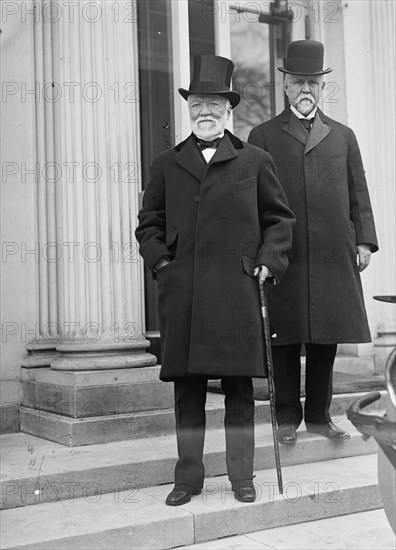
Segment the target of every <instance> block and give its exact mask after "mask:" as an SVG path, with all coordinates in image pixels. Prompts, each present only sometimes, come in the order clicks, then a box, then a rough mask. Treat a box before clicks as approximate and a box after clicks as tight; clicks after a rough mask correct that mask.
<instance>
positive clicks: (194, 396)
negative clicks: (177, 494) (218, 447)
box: [174, 376, 254, 490]
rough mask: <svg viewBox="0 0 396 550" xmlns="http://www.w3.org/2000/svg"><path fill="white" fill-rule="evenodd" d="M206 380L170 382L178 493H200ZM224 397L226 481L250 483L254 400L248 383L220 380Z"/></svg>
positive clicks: (202, 475) (193, 379)
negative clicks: (174, 428) (173, 401)
mask: <svg viewBox="0 0 396 550" xmlns="http://www.w3.org/2000/svg"><path fill="white" fill-rule="evenodd" d="M207 382H208V378H207V377H205V376H194V377H184V378H178V379H175V381H174V389H175V416H176V437H177V450H178V454H179V460H178V461H177V464H176V468H175V486H176V487H177V488H178V489H193V490H198V489H202V487H203V482H204V477H205V468H204V465H203V462H202V455H203V447H204V438H205V418H206V416H205V403H206V390H207ZM221 387H222V389H223V391H224V394H225V418H224V427H225V436H226V462H227V472H228V477H229V479H230V481H241V480H251V479H253V457H254V399H253V384H252V379H251V378H248V377H227V378H222V379H221Z"/></svg>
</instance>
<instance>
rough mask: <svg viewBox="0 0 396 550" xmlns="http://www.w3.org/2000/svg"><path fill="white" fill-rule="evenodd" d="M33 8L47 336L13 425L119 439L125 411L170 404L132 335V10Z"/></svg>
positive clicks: (135, 179) (136, 323)
mask: <svg viewBox="0 0 396 550" xmlns="http://www.w3.org/2000/svg"><path fill="white" fill-rule="evenodd" d="M39 8H40V9H41V10H44V11H43V12H42V17H41V21H42V24H41V27H42V28H41V27H40V28H39V31H40V32H41V34H38V35H37V40H36V43H35V47H36V58H37V59H38V60H39V62H40V63H41V62H42V63H43V66H44V69H48V70H47V72H45V71H44V73H43V74H42V75H41V76H42V79H43V81H46V82H45V84H44V87H43V89H44V90H45V94H47V95H46V96H44V97H46V100H45V102H44V104H43V105H42V106H40V107H39V108H38V111H37V119H38V120H37V122H38V126H37V127H38V158H39V160H40V162H46V163H47V169H48V170H47V171H48V174H49V175H48V177H47V178H46V180H44V181H42V180H40V183H39V184H38V227H39V238H40V248H41V249H42V248H43V247H47V249H48V253H49V254H50V255H51V260H52V261H49V262H46V263H44V262H43V263H41V264H40V270H39V303H40V305H39V326H40V331H41V332H43V333H44V332H45V331H44V328H45V327H49V329H50V332H49V334H47V333H48V330H47V333H46V334H45V335H44V334H41V333H40V338H38V341H37V342H35V343H34V345H36V346H40V345H47V346H52V347H51V351H50V352H47V353H52V358H51V361H50V366H51V368H44V369H39V372H37V373H35V375H34V376H33V375H32V374H31V372H29V374H27V372H28V369H26V367H29V366H32V365H31V364H28V363H25V364H24V366H25V368H22V372H23V374H22V379H23V380H24V401H23V405H24V406H23V407H22V418H21V429H22V431H26V432H28V433H33V434H35V435H42V436H44V437H46V438H47V439H54V440H57V441H59V442H60V443H65V444H67V445H81V444H87V443H99V442H104V441H110V440H117V439H124V438H128V437H131V429H130V428H131V425H130V422H129V424H128V422H126V418H127V417H130V415H131V412H133V413H139V412H141V411H152V410H155V409H161V408H162V409H163V408H169V407H170V406H171V405H172V395H171V388H170V385H167V384H162V383H161V382H159V381H158V369H159V367H158V366H152V365H155V364H156V357H155V356H154V355H152V354H150V353H148V352H147V351H146V350H147V348H148V347H149V341H148V340H146V339H145V337H144V336H143V334H144V293H143V290H144V286H143V273H142V263H141V261H140V259H139V255H138V248H137V244H136V241H135V236H134V232H135V228H136V223H137V212H138V193H139V191H140V189H141V182H140V140H139V135H140V122H139V88H138V47H137V21H136V13H135V12H134V11H133V10H134V9H135V8H136V6H135V4H134V3H131V2H129V1H126V0H125V1H124V0H122V1H117V2H115V3H110V2H96V1H92V0H90V1H81V2H79V3H78V4H77V3H73V2H68V1H63V0H59V1H58V0H52V1H51V2H45V3H42V2H37V3H36V9H39ZM49 8H50V9H49ZM37 26H40V25H39V23H36V27H37ZM48 58H50V60H51V62H50V63H49V62H48ZM42 60H43V61H42ZM40 63H39V64H38V67H40V66H41V65H40ZM48 79H49V80H48ZM41 159H42V160H41ZM50 245H51V246H50ZM54 354H55V355H54ZM44 364H45V363H44ZM136 367H150V368H143V369H142V368H138V369H137V368H136ZM35 370H37V369H35ZM43 411H44V416H43ZM141 420H142V423H143V424H142V430H146V431H147V429H148V430H149V431H150V429H151V430H152V431H154V432H155V429H156V427H155V426H152V427H150V425H149V426H148V427H147V419H145V418H143V417H142V418H141ZM134 423H135V422H134ZM136 426H137V427H136ZM136 426H134V428H136V429H137V430H138V431H139V426H138V425H136ZM136 433H138V432H136Z"/></svg>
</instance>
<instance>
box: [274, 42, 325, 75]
mask: <svg viewBox="0 0 396 550" xmlns="http://www.w3.org/2000/svg"><path fill="white" fill-rule="evenodd" d="M323 51H324V48H323V44H322V43H321V42H316V41H315V40H296V41H295V42H291V43H290V44H289V47H288V48H287V58H286V67H285V68H283V67H278V70H279V71H282V73H289V74H297V75H299V74H301V75H311V76H316V75H321V74H326V73H330V72H331V71H332V70H333V69H323Z"/></svg>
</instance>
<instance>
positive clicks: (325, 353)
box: [272, 344, 337, 425]
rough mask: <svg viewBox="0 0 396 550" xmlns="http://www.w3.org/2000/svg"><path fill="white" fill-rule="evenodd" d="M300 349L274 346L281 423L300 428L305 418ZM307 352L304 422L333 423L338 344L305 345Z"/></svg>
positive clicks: (276, 389) (292, 346)
mask: <svg viewBox="0 0 396 550" xmlns="http://www.w3.org/2000/svg"><path fill="white" fill-rule="evenodd" d="M301 346H302V344H292V345H284V346H272V360H273V365H274V378H275V398H276V416H277V420H278V424H285V423H290V424H297V425H299V424H300V423H301V421H302V418H303V410H302V405H301V401H300V376H301V359H300V354H301ZM305 349H306V362H305V406H304V419H305V422H310V423H312V424H321V423H324V422H330V420H331V418H330V412H329V409H330V403H331V399H332V395H333V366H334V359H335V356H336V352H337V344H331V345H324V344H323V345H322V344H305Z"/></svg>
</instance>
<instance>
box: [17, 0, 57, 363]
mask: <svg viewBox="0 0 396 550" xmlns="http://www.w3.org/2000/svg"><path fill="white" fill-rule="evenodd" d="M33 6H34V16H33V20H34V68H35V93H36V102H35V107H36V121H35V122H36V196H37V201H36V219H37V228H36V231H37V243H36V247H37V250H36V252H37V256H38V284H37V287H36V288H37V316H36V330H35V332H36V337H35V338H34V339H33V340H32V341H30V342H29V343H28V344H27V351H28V354H27V356H26V358H25V359H24V360H23V361H22V366H24V367H27V368H36V367H43V366H48V365H50V363H51V361H52V360H53V359H55V358H57V357H58V356H59V353H58V352H57V351H56V344H57V339H58V337H59V330H58V322H57V321H58V315H57V305H58V297H57V265H56V264H57V262H56V249H57V241H58V239H57V227H56V214H57V212H56V201H55V194H56V178H54V173H55V172H54V167H55V165H54V142H55V133H54V102H53V99H54V93H53V87H52V80H53V78H52V51H51V47H50V44H51V40H52V28H51V24H50V23H49V22H48V20H47V17H45V16H44V13H43V4H42V2H41V1H36V2H34V4H33ZM54 252H55V254H54Z"/></svg>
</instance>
